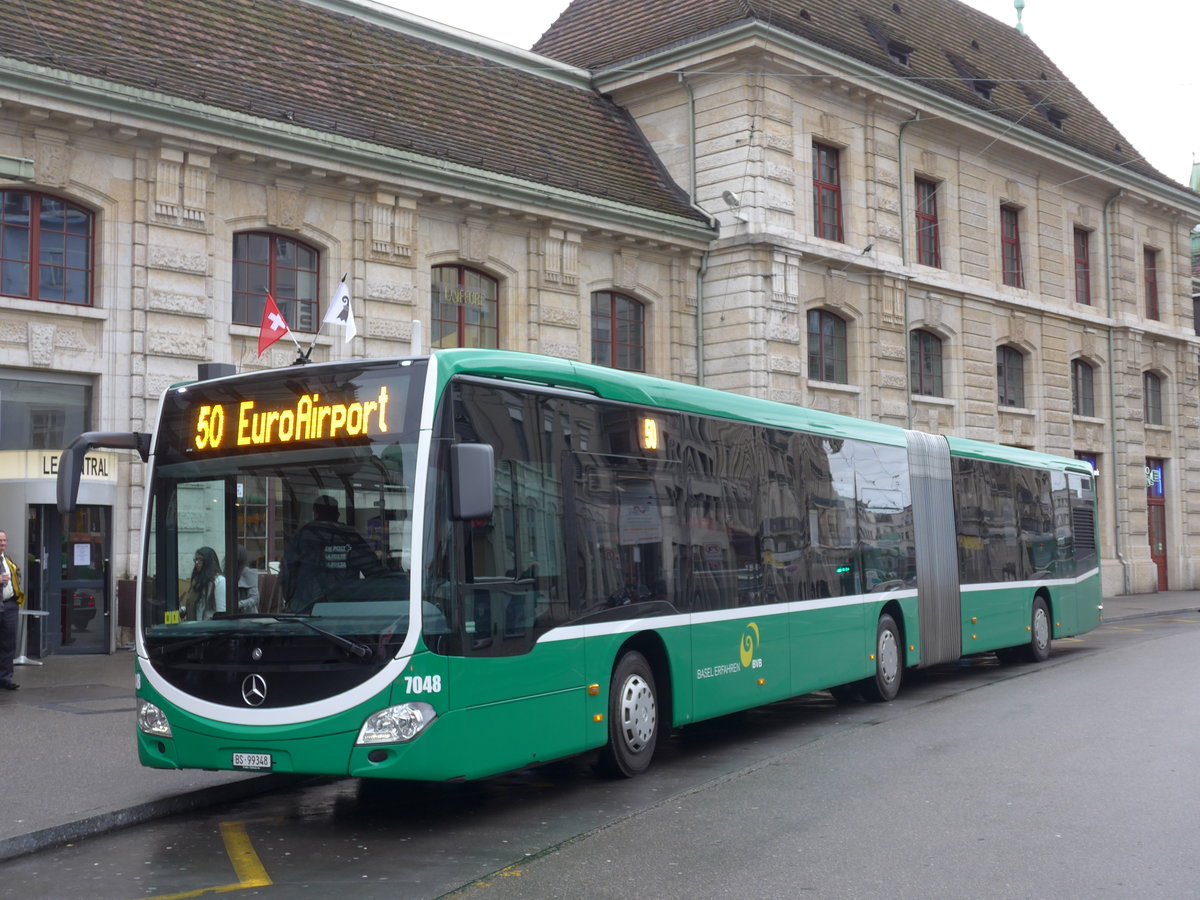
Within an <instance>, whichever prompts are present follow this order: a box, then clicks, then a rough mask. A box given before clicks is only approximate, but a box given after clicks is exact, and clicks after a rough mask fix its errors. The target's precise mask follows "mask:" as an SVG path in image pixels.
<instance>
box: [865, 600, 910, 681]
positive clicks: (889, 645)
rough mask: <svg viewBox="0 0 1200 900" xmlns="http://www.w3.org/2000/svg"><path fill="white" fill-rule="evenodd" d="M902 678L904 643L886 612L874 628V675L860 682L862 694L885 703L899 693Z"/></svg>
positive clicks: (894, 622)
mask: <svg viewBox="0 0 1200 900" xmlns="http://www.w3.org/2000/svg"><path fill="white" fill-rule="evenodd" d="M903 680H904V645H903V643H902V642H901V639H900V628H899V626H897V625H896V620H895V619H893V618H892V617H891V615H889V614H888V613H884V614H883V615H881V616H880V617H879V625H878V626H877V627H876V629H875V675H874V677H872V678H868V679H866V680H865V681H863V682H861V684H862V690H863V694H864V695H865V696H866V698H867V699H868V700H872V701H874V702H876V703H887V702H889V701H891V700H895V699H896V695H897V694H899V693H900V682H901V681H903Z"/></svg>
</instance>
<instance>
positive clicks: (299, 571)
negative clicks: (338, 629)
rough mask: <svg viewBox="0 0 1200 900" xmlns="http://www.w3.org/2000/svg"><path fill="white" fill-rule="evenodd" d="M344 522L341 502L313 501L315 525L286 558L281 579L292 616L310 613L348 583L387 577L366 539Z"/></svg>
mask: <svg viewBox="0 0 1200 900" xmlns="http://www.w3.org/2000/svg"><path fill="white" fill-rule="evenodd" d="M340 518H341V514H340V513H339V511H338V503H337V500H335V499H334V498H333V497H330V496H329V495H328V494H322V495H321V496H320V497H318V498H317V499H316V500H314V501H313V519H312V521H311V522H309V523H308V524H307V525H303V526H301V528H300V530H299V531H297V532H296V536H295V537H294V538H293V540H292V543H291V545H290V546H289V548H288V551H287V552H286V553H285V554H284V557H283V563H282V565H281V566H280V572H279V579H280V583H281V585H282V589H283V599H284V601H285V602H286V603H287V604H288V608H289V609H290V610H291V611H292V612H304V611H307V610H308V609H310V608H311V607H312V605H313V604H314V603H316V602H317V601H318V600H322V599H325V598H327V597H329V596H330V594H331V593H333V592H335V591H336V589H337V588H339V587H344V586H345V585H346V583H347V582H353V581H357V580H358V579H359V578H373V577H376V576H380V575H386V574H387V570H386V569H385V568H384V565H383V563H381V562H380V561H379V557H377V556H376V555H375V553H374V552H373V551H372V550H371V547H370V545H369V544H368V543H367V542H366V540H365V539H364V538H363V536H362V535H361V534H359V533H358V532H357V531H355V530H354V528H353V527H352V526H350V525H348V524H346V523H344V522H341V521H340ZM340 599H348V598H347V597H345V596H342V597H341V598H340Z"/></svg>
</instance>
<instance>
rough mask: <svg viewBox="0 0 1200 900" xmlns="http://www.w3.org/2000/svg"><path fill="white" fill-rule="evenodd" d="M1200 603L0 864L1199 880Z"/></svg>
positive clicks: (132, 886) (1044, 884) (39, 880)
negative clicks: (900, 677) (639, 766)
mask: <svg viewBox="0 0 1200 900" xmlns="http://www.w3.org/2000/svg"><path fill="white" fill-rule="evenodd" d="M1198 636H1200V615H1189V616H1180V617H1175V618H1169V619H1146V620H1140V621H1137V622H1129V623H1122V624H1118V625H1107V626H1104V627H1102V628H1101V629H1098V630H1097V631H1095V632H1092V633H1091V634H1088V635H1085V636H1083V637H1082V638H1080V639H1072V640H1066V641H1059V642H1056V644H1055V652H1054V655H1053V656H1052V657H1051V660H1050V661H1049V662H1048V663H1045V664H1042V665H1040V666H1037V665H1021V666H1000V665H998V664H997V663H996V662H995V660H994V659H993V658H991V657H981V658H980V659H977V660H970V661H964V662H962V663H959V664H956V665H951V666H943V667H939V668H937V669H934V670H930V671H929V672H925V673H917V674H915V675H914V676H913V677H911V678H910V680H909V683H908V684H907V686H906V690H905V691H904V692H903V693H902V694H901V697H900V698H899V700H897V701H896V702H895V703H892V704H887V705H874V704H865V703H856V704H851V705H847V706H839V705H838V704H836V703H835V702H834V701H833V700H832V699H831V698H830V697H829V696H828V695H827V694H814V695H809V696H807V697H804V698H799V699H797V700H793V701H789V702H787V703H781V704H776V705H773V706H771V707H768V708H765V709H762V710H756V711H753V712H750V713H747V714H743V715H739V716H732V717H727V718H724V719H721V720H718V721H715V722H710V723H705V724H703V725H700V726H694V727H692V728H689V729H686V730H684V731H682V732H680V733H678V734H677V735H676V736H675V737H673V738H672V739H671V740H670V741H669V742H667V744H666V746H665V747H664V748H663V751H662V753H661V754H660V755H659V756H658V757H657V758H656V760H655V765H654V766H653V768H652V769H651V771H650V772H649V773H648V774H647V775H645V776H643V777H641V778H638V779H634V780H632V781H617V782H612V781H603V780H600V779H598V778H596V776H595V775H594V774H593V773H592V772H591V770H590V768H589V766H588V763H587V761H586V760H572V761H567V762H564V763H559V764H555V765H551V766H546V767H543V768H540V769H536V770H531V771H527V772H522V773H516V774H514V775H511V776H507V777H504V778H497V779H492V780H489V781H486V782H481V783H474V784H460V785H412V784H377V783H369V782H361V783H360V782H356V781H350V780H342V781H329V782H320V783H316V784H312V785H309V786H307V787H304V788H300V789H295V790H291V791H288V792H285V793H281V794H276V795H273V796H269V797H262V798H258V799H255V800H252V801H246V802H244V803H240V804H236V805H232V806H227V807H224V808H218V809H214V810H210V811H207V812H205V813H204V814H200V815H196V814H193V815H191V816H188V817H177V818H174V819H168V820H163V821H160V822H156V823H151V824H147V825H145V826H139V827H136V828H130V829H127V830H125V831H121V832H117V833H114V834H110V835H106V836H104V837H100V838H96V839H93V840H89V841H86V842H82V843H80V844H79V845H77V846H68V847H64V848H60V849H58V850H54V851H48V852H45V853H40V854H35V855H33V856H30V857H23V858H19V859H16V860H12V861H10V862H8V863H5V864H3V865H0V886H2V888H0V894H2V895H4V896H12V897H22V898H42V897H44V898H50V897H54V898H64V900H65V898H73V897H89V898H91V897H97V898H132V897H167V896H171V897H181V898H182V897H190V896H201V895H202V894H204V893H213V892H220V893H232V894H233V895H235V896H262V897H328V896H332V895H336V894H344V895H346V896H354V897H356V898H374V897H405V898H410V897H440V896H447V895H448V896H453V897H456V898H459V897H463V898H477V897H478V898H483V897H487V898H514V897H525V898H547V897H563V898H609V897H612V898H627V897H689V898H710V897H712V898H716V897H737V898H742V897H746V896H756V897H796V896H812V897H834V898H847V897H850V898H852V897H860V896H863V897H865V896H876V895H879V894H881V893H886V894H887V895H889V896H892V897H901V898H904V897H914V898H916V897H921V898H931V897H934V898H936V897H956V898H957V897H963V896H973V897H985V898H987V897H1006V898H1008V897H1035V896H1036V897H1038V898H1042V897H1046V896H1055V897H1067V898H1072V897H1089V898H1090V897H1103V896H1111V897H1122V898H1124V897H1139V898H1142V897H1172V898H1176V897H1183V896H1195V895H1196V887H1195V885H1196V884H1197V883H1198V881H1197V875H1198V874H1200V853H1197V848H1196V836H1197V835H1198V834H1200V828H1198V827H1197V826H1198V825H1200V779H1198V778H1197V768H1198V765H1197V764H1198V762H1200V752H1198V751H1200V709H1198V708H1197V705H1196V704H1195V701H1194V698H1195V694H1196V690H1195V685H1194V678H1195V676H1194V663H1193V655H1192V653H1191V649H1192V647H1193V646H1194V644H1195V641H1196V639H1197V637H1198Z"/></svg>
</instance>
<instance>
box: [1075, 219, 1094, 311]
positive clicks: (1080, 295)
mask: <svg viewBox="0 0 1200 900" xmlns="http://www.w3.org/2000/svg"><path fill="white" fill-rule="evenodd" d="M1075 302H1076V303H1085V304H1087V305H1088V306H1091V305H1092V233H1091V232H1090V231H1087V230H1086V229H1083V228H1076V229H1075Z"/></svg>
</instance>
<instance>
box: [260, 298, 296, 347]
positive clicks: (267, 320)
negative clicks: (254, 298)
mask: <svg viewBox="0 0 1200 900" xmlns="http://www.w3.org/2000/svg"><path fill="white" fill-rule="evenodd" d="M289 331H291V329H290V328H288V323H287V322H286V321H284V318H283V313H281V312H280V311H279V307H278V306H276V305H275V298H274V297H272V296H271V292H270V291H267V302H266V303H265V304H263V318H262V325H261V326H260V327H259V329H258V355H259V356H262V355H263V351H264V350H266V349H267V348H268V347H270V346H271V345H272V344H273V343H275V342H276V341H277V340H279V339H280V338H281V337H283V336H284V335H285V334H287V333H288V332H289Z"/></svg>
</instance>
